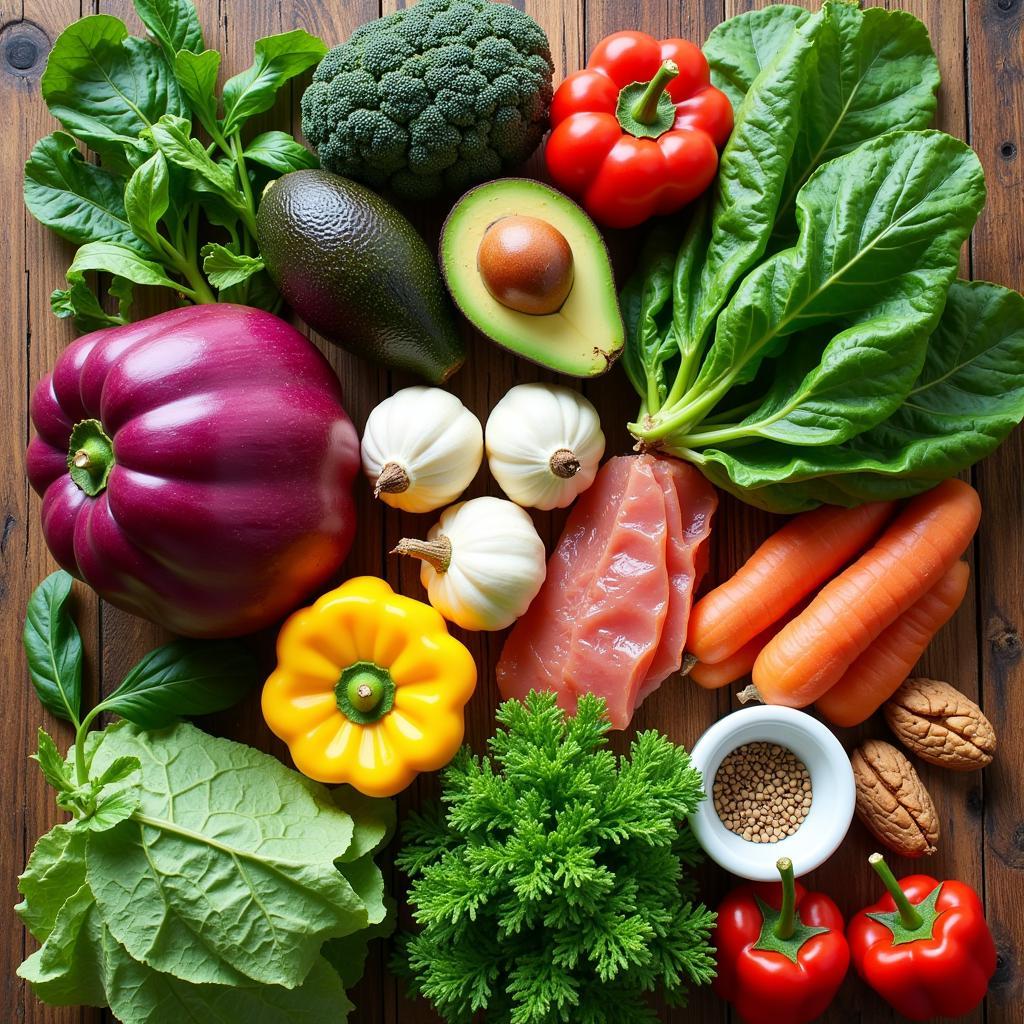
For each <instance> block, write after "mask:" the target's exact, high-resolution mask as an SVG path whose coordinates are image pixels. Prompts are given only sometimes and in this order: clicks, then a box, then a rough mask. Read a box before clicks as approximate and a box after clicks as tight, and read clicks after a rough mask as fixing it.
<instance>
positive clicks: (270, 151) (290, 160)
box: [243, 132, 320, 174]
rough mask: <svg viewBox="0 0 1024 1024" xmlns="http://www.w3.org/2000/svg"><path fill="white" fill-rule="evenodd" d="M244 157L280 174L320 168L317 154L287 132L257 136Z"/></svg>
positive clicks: (246, 149) (247, 147) (246, 148)
mask: <svg viewBox="0 0 1024 1024" xmlns="http://www.w3.org/2000/svg"><path fill="white" fill-rule="evenodd" d="M243 155H244V156H245V159H246V160H251V161H252V162H253V163H257V164H262V165H263V166H264V167H269V168H270V169H271V170H272V171H278V172H279V173H280V174H287V173H288V172H289V171H301V170H303V169H306V168H311V167H319V166H320V161H319V160H318V159H317V158H316V154H315V153H311V152H310V151H309V150H308V149H306V147H305V146H303V145H302V143H301V142H297V141H296V140H295V139H293V138H292V137H291V136H290V135H289V134H288V133H287V132H264V133H263V134H262V135H257V136H256V138H255V139H253V140H252V142H250V143H249V145H248V146H246V147H245V153H244V154H243Z"/></svg>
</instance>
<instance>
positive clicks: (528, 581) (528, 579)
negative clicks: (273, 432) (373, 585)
mask: <svg viewBox="0 0 1024 1024" xmlns="http://www.w3.org/2000/svg"><path fill="white" fill-rule="evenodd" d="M445 540H447V544H445V543H444V542H445ZM427 541H428V544H427V545H423V544H417V543H416V542H412V543H411V544H410V542H408V541H402V542H400V544H399V545H398V547H397V548H396V549H395V551H396V552H398V553H400V554H412V555H414V556H415V557H419V558H421V559H423V561H422V563H421V566H420V582H421V583H422V584H423V586H424V588H425V589H426V591H427V596H428V598H429V600H430V603H431V605H433V607H434V608H436V609H437V610H438V611H439V612H440V613H441V614H442V615H443V616H444V617H445V618H446V619H448V620H449V622H454V623H455V624H456V625H457V626H461V627H462V628H463V629H470V630H496V629H504V628H505V627H506V626H511V625H512V623H513V622H515V620H516V619H518V618H519V616H520V615H522V614H523V613H524V612H525V611H526V609H527V608H529V606H530V602H531V601H532V600H533V599H534V598H535V597H536V596H537V593H538V591H539V590H540V588H541V584H543V582H544V577H545V576H546V575H547V561H546V552H545V550H544V542H543V541H542V540H541V539H540V536H539V534H538V533H537V530H536V528H535V527H534V525H533V520H532V519H531V518H530V516H529V514H528V513H526V512H524V511H523V510H522V509H521V508H520V507H519V506H518V505H515V504H513V503H512V502H511V501H505V500H504V499H502V498H489V497H487V498H473V499H472V500H470V501H464V502H461V503H460V504H458V505H452V507H451V508H448V509H446V510H445V511H444V513H443V514H442V515H441V518H440V520H439V521H438V522H437V523H436V524H435V525H434V526H433V528H432V529H431V530H430V532H429V533H428V534H427ZM424 548H427V549H428V551H427V554H429V553H430V551H429V549H434V550H436V551H438V552H440V550H441V549H444V550H445V554H446V557H444V558H442V559H440V560H439V559H438V558H436V557H435V558H424V555H423V554H421V553H418V552H419V551H422V550H423V549H424ZM432 562H436V563H438V564H437V567H435V565H434V564H432ZM444 562H447V568H446V569H445V570H444V571H443V572H441V571H438V570H439V568H441V567H442V565H443V563H444Z"/></svg>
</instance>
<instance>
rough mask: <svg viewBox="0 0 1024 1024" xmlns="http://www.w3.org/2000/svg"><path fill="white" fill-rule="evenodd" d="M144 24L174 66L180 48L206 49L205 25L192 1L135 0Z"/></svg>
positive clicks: (195, 51)
mask: <svg viewBox="0 0 1024 1024" xmlns="http://www.w3.org/2000/svg"><path fill="white" fill-rule="evenodd" d="M132 3H133V4H134V6H135V10H136V12H137V13H138V15H139V17H140V18H141V19H142V24H143V25H145V26H146V28H147V29H149V33H150V35H151V36H153V38H154V39H155V40H156V41H157V42H158V43H159V44H160V48H161V49H162V50H163V51H164V56H165V57H166V58H167V62H168V63H169V64H171V65H172V66H173V64H174V58H175V55H176V54H177V52H178V51H179V50H184V51H186V52H190V51H191V52H193V53H199V52H200V51H201V50H202V49H203V27H202V25H200V24H199V17H198V15H197V14H196V9H195V5H194V4H193V3H192V0H132Z"/></svg>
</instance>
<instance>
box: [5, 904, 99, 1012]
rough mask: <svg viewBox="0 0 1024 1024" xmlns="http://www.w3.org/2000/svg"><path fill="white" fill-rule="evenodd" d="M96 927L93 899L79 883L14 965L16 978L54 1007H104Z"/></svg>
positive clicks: (97, 923) (96, 918) (97, 925)
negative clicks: (45, 932) (34, 946)
mask: <svg viewBox="0 0 1024 1024" xmlns="http://www.w3.org/2000/svg"><path fill="white" fill-rule="evenodd" d="M98 927H99V920H98V915H97V913H96V902H95V900H94V899H93V895H92V891H91V890H90V889H89V886H88V885H87V884H83V885H82V886H81V887H80V888H79V889H77V890H76V891H75V892H74V893H73V894H72V895H71V896H69V897H68V899H67V901H66V902H65V903H64V905H63V906H62V907H61V908H60V912H59V913H58V914H57V919H56V921H55V923H54V928H53V931H52V932H51V933H50V935H49V936H48V937H47V939H46V941H45V942H44V943H43V945H42V946H41V947H40V948H39V949H38V950H36V952H35V953H33V954H32V955H31V956H30V957H29V958H28V959H27V960H26V961H25V962H24V963H23V964H22V965H21V966H20V967H19V968H18V977H20V978H24V979H25V980H26V981H28V982H29V984H30V985H31V986H32V990H33V991H34V992H35V994H36V996H38V997H39V998H40V999H42V1000H44V1001H45V1002H47V1003H51V1004H53V1005H56V1006H75V1005H79V1004H81V1005H85V1006H106V1004H107V998H106V993H105V991H104V984H103V973H102V967H101V963H100V955H101V951H100V949H99V947H98V945H97V942H96V939H97V938H98V937H99V930H98Z"/></svg>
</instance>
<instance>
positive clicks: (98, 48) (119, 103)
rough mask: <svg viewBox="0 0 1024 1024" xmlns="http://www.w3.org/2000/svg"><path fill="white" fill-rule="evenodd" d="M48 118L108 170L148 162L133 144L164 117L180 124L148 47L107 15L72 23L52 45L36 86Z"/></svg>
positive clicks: (174, 97) (169, 77)
mask: <svg viewBox="0 0 1024 1024" xmlns="http://www.w3.org/2000/svg"><path fill="white" fill-rule="evenodd" d="M40 84H41V87H42V91H43V97H44V99H45V100H46V104H47V106H48V107H49V108H50V113H52V114H53V115H54V117H56V118H57V120H58V121H60V123H61V124H62V125H64V127H65V128H66V129H67V130H68V131H69V132H71V134H72V135H74V136H76V137H77V138H79V139H81V140H82V141H83V142H86V143H88V144H89V146H91V147H92V149H94V150H95V151H96V152H97V153H99V154H100V155H101V156H103V157H104V158H110V159H113V160H114V161H115V164H117V163H120V162H123V161H125V160H127V161H128V163H133V162H134V160H135V157H134V156H131V155H129V153H130V151H134V152H135V153H136V154H142V155H143V158H144V157H145V156H148V152H147V147H146V145H145V143H144V142H142V141H141V140H140V138H139V135H140V133H141V132H142V130H143V129H144V128H147V127H149V126H150V125H151V124H153V123H154V122H156V121H157V120H159V119H160V117H162V116H163V115H164V114H172V115H174V116H177V117H186V116H187V115H188V109H187V107H186V106H185V104H184V101H183V99H182V96H181V91H180V89H179V88H178V83H177V82H176V81H175V79H174V76H173V74H172V73H171V69H170V68H169V67H168V65H167V64H166V62H165V61H164V60H163V59H162V58H161V56H160V51H159V50H158V49H157V48H156V47H155V46H153V45H152V44H151V43H147V42H144V41H143V40H141V39H136V38H135V37H134V36H129V35H128V30H127V29H126V28H125V27H124V23H123V22H121V21H120V20H118V19H117V18H114V17H112V16H111V15H109V14H94V15H90V16H89V17H87V18H82V19H81V20H80V21H76V22H75V23H74V24H73V25H70V26H69V27H68V28H66V29H65V30H64V31H63V32H62V33H61V34H60V35H59V36H58V37H57V39H56V41H55V42H54V44H53V49H52V50H51V51H50V56H49V58H48V59H47V62H46V70H45V71H44V72H43V77H42V80H41V83H40Z"/></svg>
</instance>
